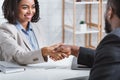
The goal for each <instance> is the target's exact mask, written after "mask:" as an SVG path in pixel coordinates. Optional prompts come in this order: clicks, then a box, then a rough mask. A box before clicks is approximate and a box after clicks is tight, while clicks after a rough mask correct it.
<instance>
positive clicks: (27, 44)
mask: <svg viewBox="0 0 120 80" xmlns="http://www.w3.org/2000/svg"><path fill="white" fill-rule="evenodd" d="M19 33H20V35H22V36H21V37H22V39H23V41H24V43H25V44H26V46H27V47H28V48H29V49H30V50H32V46H31V45H30V43H29V41H28V40H27V39H26V37H25V36H24V34H23V32H22V31H19Z"/></svg>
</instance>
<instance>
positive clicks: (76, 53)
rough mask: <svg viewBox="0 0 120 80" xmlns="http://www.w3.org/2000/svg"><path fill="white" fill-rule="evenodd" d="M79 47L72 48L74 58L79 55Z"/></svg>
mask: <svg viewBox="0 0 120 80" xmlns="http://www.w3.org/2000/svg"><path fill="white" fill-rule="evenodd" d="M79 49H80V48H79V47H78V46H71V55H73V56H76V57H77V56H78V53H79Z"/></svg>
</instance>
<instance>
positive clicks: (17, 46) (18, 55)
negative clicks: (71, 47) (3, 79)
mask: <svg viewBox="0 0 120 80" xmlns="http://www.w3.org/2000/svg"><path fill="white" fill-rule="evenodd" d="M2 10H3V13H4V18H5V19H7V21H8V22H6V23H3V24H2V25H1V26H0V60H4V61H10V62H16V63H18V64H21V65H26V64H33V63H40V62H45V61H47V56H51V57H52V58H53V59H54V60H59V59H63V58H64V57H63V56H65V55H64V54H55V53H54V49H55V48H56V47H57V46H59V45H54V46H50V47H43V48H41V47H42V45H43V44H42V43H44V42H43V39H42V38H41V36H40V34H41V32H40V29H39V27H40V26H39V25H36V24H35V23H34V24H33V23H32V22H37V21H38V20H39V19H40V18H39V4H38V1H37V0H4V2H3V6H2Z"/></svg>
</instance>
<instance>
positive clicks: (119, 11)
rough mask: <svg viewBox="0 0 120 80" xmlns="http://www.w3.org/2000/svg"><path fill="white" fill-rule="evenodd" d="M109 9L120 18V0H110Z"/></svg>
mask: <svg viewBox="0 0 120 80" xmlns="http://www.w3.org/2000/svg"><path fill="white" fill-rule="evenodd" d="M107 5H108V7H111V8H112V9H113V12H114V14H116V15H117V16H118V18H120V0H108V3H107Z"/></svg>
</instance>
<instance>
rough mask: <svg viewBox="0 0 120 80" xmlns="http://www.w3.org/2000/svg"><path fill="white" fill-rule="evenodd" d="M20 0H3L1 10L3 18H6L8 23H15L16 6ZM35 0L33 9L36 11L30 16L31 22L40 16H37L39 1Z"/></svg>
mask: <svg viewBox="0 0 120 80" xmlns="http://www.w3.org/2000/svg"><path fill="white" fill-rule="evenodd" d="M20 1H21V0H4V2H3V5H2V11H3V15H4V18H5V19H7V20H8V22H9V23H11V24H16V21H17V8H18V4H19V2H20ZM34 1H35V9H36V13H35V15H34V16H33V17H32V20H31V22H37V21H38V20H39V19H40V17H39V3H38V1H37V0H34Z"/></svg>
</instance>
